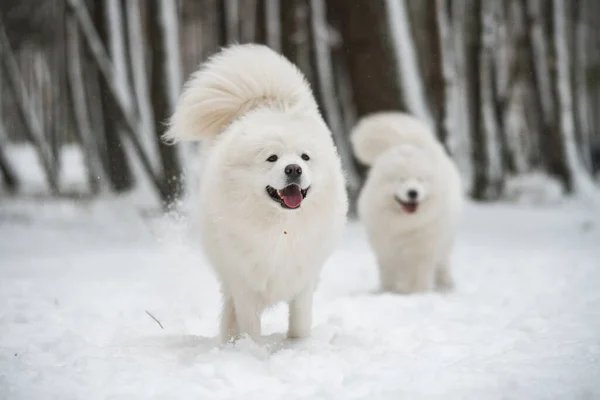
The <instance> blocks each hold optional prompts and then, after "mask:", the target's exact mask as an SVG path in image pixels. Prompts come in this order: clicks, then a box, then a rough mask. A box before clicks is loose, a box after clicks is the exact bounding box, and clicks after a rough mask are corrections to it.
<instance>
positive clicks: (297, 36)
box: [280, 0, 315, 91]
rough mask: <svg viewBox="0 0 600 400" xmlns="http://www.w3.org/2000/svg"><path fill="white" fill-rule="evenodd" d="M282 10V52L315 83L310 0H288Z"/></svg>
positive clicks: (312, 83)
mask: <svg viewBox="0 0 600 400" xmlns="http://www.w3.org/2000/svg"><path fill="white" fill-rule="evenodd" d="M280 10H281V31H282V34H281V39H282V53H283V55H284V56H286V57H287V58H288V59H289V60H290V61H292V62H293V63H294V64H296V65H297V66H298V68H300V70H301V71H302V72H303V73H304V75H305V76H306V79H307V80H308V81H309V82H310V83H311V85H314V82H315V75H314V72H313V70H312V66H311V34H310V21H309V14H310V13H309V3H308V0H286V4H285V7H281V9H280ZM313 91H314V88H313Z"/></svg>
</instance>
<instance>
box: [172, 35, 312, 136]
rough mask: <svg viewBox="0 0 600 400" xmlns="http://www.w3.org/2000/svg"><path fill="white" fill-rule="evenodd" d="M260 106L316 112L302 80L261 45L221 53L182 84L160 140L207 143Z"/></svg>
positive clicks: (280, 59) (281, 59) (230, 48)
mask: <svg viewBox="0 0 600 400" xmlns="http://www.w3.org/2000/svg"><path fill="white" fill-rule="evenodd" d="M265 105H266V106H269V107H273V108H280V109H282V110H285V109H290V108H301V109H311V110H314V111H317V110H318V109H317V104H316V102H315V99H314V97H313V95H312V91H311V89H310V86H309V85H308V83H307V82H306V79H305V77H304V75H303V74H302V72H300V70H299V69H298V68H297V67H296V66H295V65H293V64H292V63H291V62H289V61H288V60H287V59H286V58H284V57H283V56H281V55H279V54H277V53H275V52H274V51H272V50H271V49H269V48H268V47H266V46H262V45H255V44H246V45H234V46H231V47H228V48H225V49H223V50H222V51H221V52H220V53H218V54H216V55H215V56H213V57H212V58H211V59H210V60H208V61H207V62H206V63H205V64H204V65H203V66H202V67H201V68H200V69H199V70H198V71H196V72H195V73H193V74H192V76H191V77H190V79H189V80H188V82H187V83H186V85H185V87H184V90H183V93H182V95H181V97H180V98H179V100H178V102H177V106H176V108H175V113H174V115H173V116H172V117H171V119H170V121H169V129H168V131H167V133H166V134H165V139H167V140H169V141H178V140H202V139H210V138H212V137H214V136H216V135H218V134H219V133H221V132H222V131H223V130H224V129H225V128H226V127H227V126H228V125H229V124H230V123H231V122H233V121H234V120H235V119H236V118H239V117H240V116H242V115H244V114H245V113H247V112H249V111H250V110H252V109H254V108H257V107H260V106H265Z"/></svg>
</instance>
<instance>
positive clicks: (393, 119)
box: [350, 111, 439, 165]
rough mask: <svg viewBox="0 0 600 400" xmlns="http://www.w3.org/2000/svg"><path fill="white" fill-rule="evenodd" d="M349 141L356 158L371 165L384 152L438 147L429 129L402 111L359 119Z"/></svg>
mask: <svg viewBox="0 0 600 400" xmlns="http://www.w3.org/2000/svg"><path fill="white" fill-rule="evenodd" d="M350 141H351V142H352V148H353V149H354V154H355V155H356V158H357V159H358V160H359V161H360V162H361V163H363V164H365V165H372V164H373V163H374V162H375V160H376V159H377V157H379V156H380V155H381V154H382V153H383V152H385V151H386V150H388V149H390V148H392V147H395V146H398V145H401V144H410V145H414V146H417V147H421V146H422V145H431V143H435V145H439V143H438V142H437V139H436V138H435V136H434V134H433V132H432V130H431V129H430V128H429V127H428V126H427V125H426V124H425V123H424V122H421V121H420V120H418V119H416V118H415V117H413V116H411V115H409V114H405V113H402V112H393V111H390V112H380V113H375V114H371V115H368V116H366V117H364V118H362V119H361V120H360V121H359V122H358V124H357V125H356V126H355V127H354V129H353V130H352V133H351V134H350Z"/></svg>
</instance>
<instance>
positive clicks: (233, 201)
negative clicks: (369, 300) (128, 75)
mask: <svg viewBox="0 0 600 400" xmlns="http://www.w3.org/2000/svg"><path fill="white" fill-rule="evenodd" d="M168 137H169V138H170V139H172V140H178V139H210V140H211V142H210V143H211V145H210V146H208V148H209V149H208V151H207V152H206V155H205V157H206V159H205V163H204V167H203V171H202V176H201V182H200V194H199V200H198V204H197V205H195V206H194V207H197V209H198V211H199V223H200V228H201V232H202V245H203V248H204V250H205V253H206V254H207V256H208V258H209V260H210V261H211V263H212V265H213V267H214V269H215V271H216V274H217V276H218V278H219V279H220V282H221V287H222V293H223V299H224V307H223V313H222V318H221V336H222V339H223V340H225V341H227V340H231V339H234V338H236V337H238V336H239V335H241V334H247V335H249V336H250V337H251V338H252V339H254V340H256V339H257V338H259V337H260V332H261V328H260V319H261V314H262V312H263V310H265V309H266V308H267V307H269V306H272V305H274V304H276V303H278V302H287V303H289V306H290V315H289V328H288V336H289V337H303V336H306V335H308V334H309V333H310V328H311V315H312V296H313V291H314V289H315V285H316V283H317V279H318V275H319V273H320V270H321V267H322V265H323V263H324V262H325V260H326V259H327V258H328V257H329V255H330V254H331V252H332V251H333V249H334V247H335V246H336V244H337V243H338V241H339V239H340V237H341V234H342V231H343V227H344V223H345V220H346V211H347V208H348V205H347V197H346V191H345V181H344V177H343V174H342V169H341V163H340V160H339V157H338V154H337V152H336V149H335V147H334V144H333V140H332V137H331V133H330V131H329V129H328V128H327V126H326V125H325V123H324V122H323V119H322V118H321V116H320V114H319V112H318V110H317V106H316V103H315V100H314V98H313V96H312V93H311V90H310V87H309V86H308V84H307V83H306V81H305V79H304V77H303V76H302V74H301V73H300V72H299V71H298V69H297V68H296V67H295V66H293V65H292V64H291V63H290V62H289V61H287V60H286V59H285V58H283V57H282V56H280V55H278V54H276V53H274V52H273V51H271V50H269V49H268V48H267V47H264V46H258V45H238V46H233V47H230V48H227V49H225V50H223V51H222V52H221V53H219V54H218V55H216V56H215V57H213V58H212V59H211V60H209V61H208V62H207V63H206V64H205V65H204V66H203V67H202V68H201V69H200V70H199V71H198V72H196V73H195V74H194V75H193V76H192V77H191V79H190V81H189V82H188V83H187V85H186V87H185V90H184V93H183V94H182V96H181V99H180V101H179V104H178V106H177V108H176V110H175V114H174V115H173V117H172V119H171V126H170V130H169V132H168ZM272 154H276V155H277V156H278V157H279V159H278V161H277V162H267V161H266V160H267V158H269V156H270V155H272ZM302 154H307V155H309V156H310V160H308V161H307V160H304V159H303V158H302ZM288 164H298V165H300V166H301V167H302V169H303V174H302V178H301V182H300V186H301V187H302V188H303V189H305V188H309V191H308V195H307V196H306V198H305V199H304V201H303V202H302V204H301V206H300V208H298V209H295V210H288V209H284V208H282V206H281V205H280V204H279V203H277V202H275V201H273V200H272V199H271V198H270V197H269V195H268V194H267V192H266V187H267V185H268V186H271V187H274V188H276V189H283V187H284V186H285V185H286V180H285V176H284V168H285V166H286V165H288Z"/></svg>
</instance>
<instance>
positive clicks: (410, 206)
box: [396, 197, 419, 214]
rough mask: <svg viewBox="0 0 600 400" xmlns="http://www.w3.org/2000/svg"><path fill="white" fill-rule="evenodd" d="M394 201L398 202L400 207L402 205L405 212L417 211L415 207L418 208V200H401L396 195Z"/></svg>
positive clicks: (412, 212)
mask: <svg viewBox="0 0 600 400" xmlns="http://www.w3.org/2000/svg"><path fill="white" fill-rule="evenodd" d="M396 201H397V202H398V203H399V204H400V207H402V210H403V211H404V212H405V213H407V214H414V213H415V212H417V209H418V208H419V202H418V201H403V200H400V199H399V198H398V197H396Z"/></svg>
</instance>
